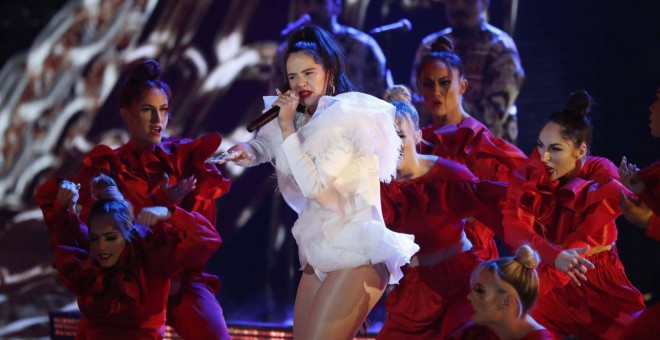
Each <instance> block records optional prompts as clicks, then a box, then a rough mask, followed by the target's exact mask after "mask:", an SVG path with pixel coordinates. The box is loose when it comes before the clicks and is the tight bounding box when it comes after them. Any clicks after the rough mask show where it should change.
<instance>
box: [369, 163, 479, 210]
mask: <svg viewBox="0 0 660 340" xmlns="http://www.w3.org/2000/svg"><path fill="white" fill-rule="evenodd" d="M478 180H479V179H478V178H477V177H475V176H474V175H473V174H472V173H471V172H470V171H469V170H468V169H467V168H466V167H465V166H464V165H462V164H459V163H456V162H452V161H449V160H446V159H443V158H438V161H437V162H436V164H435V165H434V166H433V168H432V169H431V171H429V172H428V173H427V174H425V175H424V176H421V177H419V178H416V179H414V180H410V181H392V182H390V183H389V184H387V185H386V186H384V190H381V195H382V204H383V214H385V213H388V214H389V213H390V212H394V211H395V212H396V213H395V215H400V216H407V215H410V214H427V213H428V212H429V210H431V209H434V208H432V207H435V205H431V204H430V203H436V205H437V204H438V202H443V201H445V200H446V199H447V197H446V192H447V188H446V185H447V184H446V183H447V182H449V181H459V182H477V181H478ZM434 210H435V209H434ZM393 217H394V216H387V217H385V220H386V221H390V220H392V218H393Z"/></svg>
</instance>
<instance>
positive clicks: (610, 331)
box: [531, 249, 645, 340]
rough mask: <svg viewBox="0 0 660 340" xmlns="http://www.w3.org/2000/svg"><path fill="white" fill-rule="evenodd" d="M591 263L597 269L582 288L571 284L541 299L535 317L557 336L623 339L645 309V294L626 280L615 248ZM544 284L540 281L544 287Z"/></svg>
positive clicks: (591, 272)
mask: <svg viewBox="0 0 660 340" xmlns="http://www.w3.org/2000/svg"><path fill="white" fill-rule="evenodd" d="M589 260H590V261H591V262H592V263H593V264H594V265H595V266H596V269H594V270H590V271H589V272H588V273H587V279H588V281H585V282H582V286H579V287H578V286H577V285H575V284H573V283H572V282H571V283H568V284H567V285H565V286H563V287H555V288H552V289H551V290H550V291H549V292H548V293H546V294H544V295H541V296H539V298H538V301H537V303H536V308H534V310H532V313H531V314H532V316H533V317H534V319H535V320H536V321H538V323H540V324H542V325H543V326H545V327H546V328H547V329H548V330H550V331H552V332H553V333H554V334H555V335H556V336H557V337H559V338H561V337H565V336H569V335H572V336H575V337H578V338H579V339H580V340H586V339H621V337H622V336H623V334H624V332H625V331H626V329H627V328H628V326H629V325H630V324H631V323H632V322H633V320H634V319H635V317H636V316H637V315H638V314H639V313H641V311H642V310H644V307H645V306H644V300H643V298H642V294H641V293H640V292H639V291H638V290H637V289H636V288H635V287H634V286H633V285H632V283H630V281H629V280H628V278H627V277H626V273H625V271H624V269H623V265H622V264H621V261H619V257H618V255H617V253H616V249H612V250H608V251H604V252H602V253H598V254H595V255H592V256H589ZM543 284H544V282H543V281H541V285H543Z"/></svg>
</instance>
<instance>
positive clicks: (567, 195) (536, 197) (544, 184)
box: [512, 155, 629, 216]
mask: <svg viewBox="0 0 660 340" xmlns="http://www.w3.org/2000/svg"><path fill="white" fill-rule="evenodd" d="M533 156H536V155H533ZM514 181H515V182H517V183H522V186H521V190H519V191H518V192H517V201H518V202H519V203H520V205H521V206H522V207H528V208H531V209H530V210H531V211H535V212H537V213H538V215H536V216H542V212H543V211H546V210H553V209H554V207H555V206H556V205H559V206H561V207H564V208H566V209H570V210H572V211H575V212H576V213H582V212H585V211H586V210H588V209H589V207H590V206H592V205H594V204H598V203H602V202H603V201H604V200H608V201H611V202H613V203H616V202H617V201H618V197H619V193H620V191H621V190H623V191H624V192H629V191H628V189H626V188H625V187H624V186H623V185H622V184H621V183H619V181H616V180H613V181H609V182H607V183H604V184H603V185H600V184H598V183H596V182H595V181H593V180H590V179H583V178H579V177H576V178H573V179H571V180H569V181H568V182H566V183H564V184H563V185H561V186H559V182H558V181H554V182H553V181H551V180H550V178H549V177H548V175H547V174H546V172H545V167H544V165H543V163H542V162H541V161H540V159H538V156H536V157H533V158H532V159H531V160H530V161H529V163H528V165H526V166H524V167H521V168H519V169H518V171H517V172H516V173H515V174H514V176H512V182H514ZM614 205H616V204H614ZM532 207H533V208H532ZM617 212H618V210H617Z"/></svg>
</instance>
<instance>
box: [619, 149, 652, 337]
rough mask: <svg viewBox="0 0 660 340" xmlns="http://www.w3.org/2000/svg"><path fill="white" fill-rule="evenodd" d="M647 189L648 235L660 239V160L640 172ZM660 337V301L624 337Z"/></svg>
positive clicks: (635, 322) (637, 320)
mask: <svg viewBox="0 0 660 340" xmlns="http://www.w3.org/2000/svg"><path fill="white" fill-rule="evenodd" d="M638 175H639V178H640V179H641V180H642V181H643V182H644V184H645V185H646V190H645V191H644V192H643V193H641V194H640V195H639V199H640V200H641V201H642V202H644V203H645V204H646V205H647V206H649V207H650V208H651V210H653V215H651V220H650V221H649V225H648V229H647V230H646V235H647V236H649V237H651V238H653V239H655V240H658V241H660V161H657V162H655V163H653V165H651V166H649V167H647V168H644V169H643V170H642V171H640V172H639V174H638ZM658 337H660V303H657V302H656V303H655V305H653V306H651V307H650V308H649V309H647V310H645V311H644V312H643V313H642V314H641V315H640V316H639V317H638V318H637V319H636V320H635V321H634V322H633V323H632V324H631V325H630V327H629V328H628V331H627V332H626V335H625V336H624V339H626V340H637V339H639V340H642V339H649V340H650V339H657V338H658Z"/></svg>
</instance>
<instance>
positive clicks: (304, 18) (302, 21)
mask: <svg viewBox="0 0 660 340" xmlns="http://www.w3.org/2000/svg"><path fill="white" fill-rule="evenodd" d="M310 22H312V17H310V16H309V14H307V13H304V14H303V15H301V16H300V18H298V20H296V21H294V22H290V23H289V24H288V25H286V27H285V28H284V29H283V30H282V32H280V37H282V38H284V37H286V36H287V35H289V33H291V32H293V31H294V30H296V29H297V28H298V27H301V26H305V25H307V24H309V23H310Z"/></svg>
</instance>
